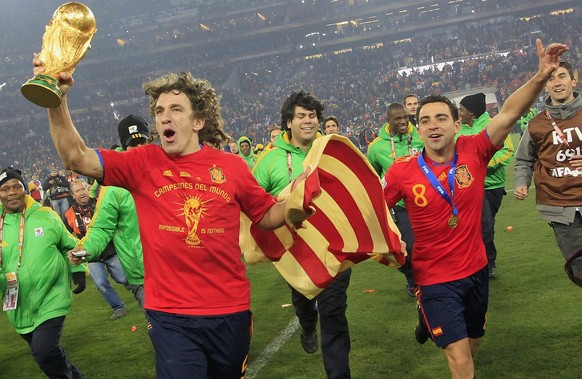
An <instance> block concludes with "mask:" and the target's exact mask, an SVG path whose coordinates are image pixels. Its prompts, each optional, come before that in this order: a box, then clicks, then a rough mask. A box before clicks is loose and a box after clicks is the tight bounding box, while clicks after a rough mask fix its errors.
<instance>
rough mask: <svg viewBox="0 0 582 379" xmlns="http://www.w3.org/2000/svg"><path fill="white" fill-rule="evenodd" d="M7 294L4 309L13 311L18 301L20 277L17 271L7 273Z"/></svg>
mask: <svg viewBox="0 0 582 379" xmlns="http://www.w3.org/2000/svg"><path fill="white" fill-rule="evenodd" d="M5 276H6V294H5V296H4V306H3V307H2V310H3V311H13V310H15V309H16V305H17V303H18V279H17V278H16V273H15V272H8V273H6V275H5Z"/></svg>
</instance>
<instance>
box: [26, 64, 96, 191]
mask: <svg viewBox="0 0 582 379" xmlns="http://www.w3.org/2000/svg"><path fill="white" fill-rule="evenodd" d="M33 64H34V74H35V75H37V74H42V73H43V72H44V71H45V67H44V63H43V62H42V61H41V60H40V59H39V58H38V56H37V55H35V57H34V60H33ZM57 79H58V80H59V82H60V83H61V91H62V93H63V100H62V102H61V105H60V106H58V107H56V108H49V109H48V119H49V125H50V131H51V137H52V139H53V143H54V145H55V148H56V149H57V152H58V153H59V156H60V157H61V160H62V161H63V164H64V165H65V167H66V168H68V169H71V170H73V171H75V172H78V173H80V174H82V175H86V176H89V177H91V178H94V179H98V180H100V179H103V167H102V166H101V161H100V159H99V156H98V155H97V152H96V151H95V150H93V149H91V148H88V147H87V145H85V141H83V139H82V138H81V135H80V134H79V132H78V131H77V129H75V125H74V124H73V120H72V119H71V114H70V113H69V107H68V106H67V96H66V94H67V92H68V91H69V89H70V88H71V86H72V85H73V83H74V81H73V77H72V76H71V75H70V74H68V73H64V72H61V73H60V74H59V76H58V78H57Z"/></svg>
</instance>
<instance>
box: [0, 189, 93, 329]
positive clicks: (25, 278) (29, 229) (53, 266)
mask: <svg viewBox="0 0 582 379" xmlns="http://www.w3.org/2000/svg"><path fill="white" fill-rule="evenodd" d="M25 196H26V199H25V211H24V246H23V249H22V258H21V266H20V269H18V261H19V254H18V250H19V249H18V240H19V234H20V218H21V213H14V214H6V217H5V219H4V230H3V233H2V234H3V235H2V264H1V265H0V293H1V295H0V296H2V301H4V296H5V294H6V273H10V272H16V276H17V279H18V285H19V288H18V303H17V307H16V309H15V310H12V311H7V312H6V315H7V317H8V321H10V323H11V324H12V326H14V328H15V329H16V332H17V333H19V334H25V333H30V332H32V331H33V330H35V329H36V328H37V327H38V326H39V325H40V324H42V323H43V322H45V321H47V320H50V319H52V318H55V317H61V316H66V315H67V314H68V313H69V309H70V307H71V302H72V299H73V295H72V288H71V273H73V272H85V270H86V264H81V265H79V266H75V265H72V264H71V263H69V260H68V258H67V253H68V251H69V250H71V249H73V248H74V247H75V245H76V244H77V238H75V236H73V235H72V234H71V233H69V231H68V230H67V228H66V227H65V224H63V221H62V220H61V218H60V217H59V216H58V215H57V213H55V212H54V211H53V210H52V209H50V208H48V207H43V206H41V205H40V204H39V203H37V202H36V201H34V199H33V198H32V197H30V196H29V195H25ZM3 211H4V209H3V208H2V206H1V205H0V212H3Z"/></svg>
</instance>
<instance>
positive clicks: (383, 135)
mask: <svg viewBox="0 0 582 379" xmlns="http://www.w3.org/2000/svg"><path fill="white" fill-rule="evenodd" d="M415 109H416V108H415ZM386 121H387V122H386V123H385V124H384V125H382V127H381V128H380V130H379V132H378V137H377V138H376V139H374V141H372V143H370V145H369V146H368V161H370V164H371V165H372V167H374V169H375V170H376V172H377V173H378V175H379V176H380V178H381V179H384V174H385V173H386V170H388V168H389V167H390V166H392V164H393V163H394V160H396V159H398V158H400V157H404V156H408V155H413V154H416V153H418V152H420V151H421V150H422V147H423V146H424V144H423V142H422V140H421V139H420V136H419V134H418V132H417V131H416V127H415V126H414V125H413V124H412V123H411V122H410V121H409V117H408V113H407V111H406V108H405V106H404V105H402V104H398V103H392V104H390V105H389V106H388V110H387V111H386ZM392 216H393V217H394V222H395V223H396V226H398V229H399V230H400V233H402V240H403V241H404V242H406V252H407V253H408V255H407V256H406V263H405V264H404V266H402V267H401V268H400V272H402V273H403V274H404V276H405V277H406V292H407V293H408V296H410V297H414V296H415V295H414V287H415V285H414V278H413V277H412V266H411V263H410V262H411V258H412V247H413V245H414V236H413V235H412V226H411V225H410V219H409V218H408V214H407V213H406V208H405V207H404V201H402V200H400V201H399V202H398V203H397V204H396V206H394V208H392Z"/></svg>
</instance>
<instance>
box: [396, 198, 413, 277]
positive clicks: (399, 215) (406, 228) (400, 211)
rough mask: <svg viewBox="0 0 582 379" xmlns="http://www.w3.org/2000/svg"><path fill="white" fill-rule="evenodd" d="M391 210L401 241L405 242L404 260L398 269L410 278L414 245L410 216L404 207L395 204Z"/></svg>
mask: <svg viewBox="0 0 582 379" xmlns="http://www.w3.org/2000/svg"><path fill="white" fill-rule="evenodd" d="M392 210H393V211H394V213H393V214H392V215H393V218H394V223H395V224H396V226H397V227H398V230H400V234H401V235H402V237H401V238H402V241H404V242H405V243H406V253H407V256H406V262H405V263H404V265H403V266H402V267H400V268H399V269H398V270H399V271H400V272H401V273H403V274H404V276H406V279H412V247H413V246H414V235H413V234H412V224H411V223H410V218H409V217H408V213H407V212H406V208H405V207H401V206H399V205H395V206H394V207H393V208H392Z"/></svg>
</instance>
